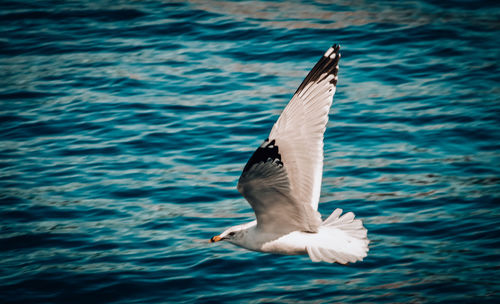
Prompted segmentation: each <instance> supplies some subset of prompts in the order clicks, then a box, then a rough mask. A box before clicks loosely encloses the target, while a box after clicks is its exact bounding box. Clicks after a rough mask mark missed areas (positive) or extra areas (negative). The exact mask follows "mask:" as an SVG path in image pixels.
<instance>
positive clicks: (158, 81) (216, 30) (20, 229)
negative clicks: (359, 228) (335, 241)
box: [0, 1, 500, 303]
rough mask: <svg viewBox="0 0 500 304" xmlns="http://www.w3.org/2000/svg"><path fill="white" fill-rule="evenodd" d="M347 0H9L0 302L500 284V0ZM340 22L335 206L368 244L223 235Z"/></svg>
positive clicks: (378, 293) (1, 60) (266, 297)
mask: <svg viewBox="0 0 500 304" xmlns="http://www.w3.org/2000/svg"><path fill="white" fill-rule="evenodd" d="M335 2H336V4H335V5H332V4H329V1H316V2H309V1H304V2H295V1H294V2H286V3H279V2H272V1H262V2H261V1H242V2H240V1H238V2H231V1H187V2H170V1H165V2H163V1H124V2H123V3H120V2H119V1H109V3H108V2H105V1H89V2H88V3H85V2H80V1H60V2H47V3H45V2H42V1H29V2H28V1H27V2H16V1H2V3H1V4H0V5H1V9H0V29H1V32H2V34H1V35H0V105H1V108H0V135H1V136H0V190H1V193H0V198H1V204H0V218H1V222H0V250H1V251H0V302H2V303H45V302H46V303H49V302H51V303H97V302H105V303H162V302H184V303H281V302H285V303H297V302H299V303H333V302H342V303H350V302H356V303H359V302H365V303H367V302H380V303H382V302H385V303H395V302H405V303H408V302H414V303H436V302H448V303H459V302H470V303H481V302H495V301H498V300H499V299H500V295H499V292H500V283H499V282H500V280H499V279H498V278H499V276H498V273H499V271H500V261H499V255H500V240H499V236H500V228H499V224H500V207H499V203H500V186H499V179H500V167H499V164H500V118H499V117H500V115H499V114H500V98H499V97H500V76H499V75H500V66H499V58H500V50H499V47H498V46H499V44H498V39H499V37H500V22H499V20H500V8H499V6H498V5H497V4H495V3H498V2H497V1H491V2H489V1H474V2H473V1H470V3H467V2H468V1H439V2H438V1H398V2H396V1H375V2H374V1H335ZM333 43H340V44H341V45H342V50H341V51H342V60H341V63H340V72H339V86H338V89H337V94H336V96H335V99H334V105H333V107H332V110H331V112H330V122H329V124H328V129H327V131H326V134H325V168H324V179H323V189H322V197H321V204H320V212H321V213H322V215H323V216H324V217H325V216H327V215H329V214H330V212H332V211H333V209H334V208H343V209H344V210H346V211H347V210H349V211H353V212H354V213H356V215H357V216H358V217H359V218H361V219H362V220H363V221H364V223H365V225H366V227H367V228H368V230H369V237H370V239H371V241H372V242H371V244H370V252H369V255H368V257H367V258H366V259H365V261H364V262H361V263H356V264H352V265H349V266H341V265H330V264H326V263H312V262H311V261H310V260H309V258H308V257H307V256H276V255H270V254H262V253H255V252H249V251H246V250H243V249H240V248H237V247H234V246H232V245H230V244H209V243H208V239H209V238H210V237H211V236H213V235H216V234H218V233H220V232H221V231H222V230H224V229H225V228H226V227H228V226H231V225H235V224H239V223H243V222H245V221H248V220H250V219H251V218H252V217H253V212H252V210H251V209H250V207H249V205H248V204H247V203H246V202H245V201H244V199H243V198H242V197H241V196H240V195H239V193H238V192H237V190H236V188H235V186H236V182H237V179H238V177H239V174H240V172H241V170H242V168H243V166H244V164H245V163H246V161H247V159H248V158H249V157H250V155H251V153H252V152H253V151H254V149H255V148H257V147H258V145H259V144H260V143H261V141H262V140H264V139H265V138H266V137H267V135H268V132H269V131H270V129H271V127H272V124H273V123H274V121H275V120H276V119H277V117H278V115H279V113H280V112H281V110H282V109H283V108H284V106H285V105H286V103H287V102H288V100H289V99H290V97H291V96H292V94H293V92H294V91H295V89H296V88H297V86H298V85H299V84H300V82H301V81H302V79H303V77H305V75H306V74H307V72H308V71H309V69H311V68H312V66H313V65H314V63H315V62H316V60H318V59H319V57H320V56H321V55H322V54H323V52H324V51H325V50H326V49H328V47H329V46H330V45H332V44H333Z"/></svg>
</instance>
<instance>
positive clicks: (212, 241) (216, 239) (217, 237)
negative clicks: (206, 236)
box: [210, 235, 222, 243]
mask: <svg viewBox="0 0 500 304" xmlns="http://www.w3.org/2000/svg"><path fill="white" fill-rule="evenodd" d="M220 240H222V238H221V237H220V236H218V235H216V236H214V237H212V238H211V239H210V243H215V242H218V241H220Z"/></svg>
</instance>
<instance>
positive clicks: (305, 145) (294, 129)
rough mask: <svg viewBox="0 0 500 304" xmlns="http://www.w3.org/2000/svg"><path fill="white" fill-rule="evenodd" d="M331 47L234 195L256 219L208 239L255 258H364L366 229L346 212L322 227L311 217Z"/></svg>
mask: <svg viewBox="0 0 500 304" xmlns="http://www.w3.org/2000/svg"><path fill="white" fill-rule="evenodd" d="M339 59H340V53H339V46H336V45H334V46H332V47H331V48H330V49H328V51H327V52H326V53H325V54H324V55H323V57H322V58H321V59H320V60H319V61H318V63H316V65H315V66H314V68H313V69H312V70H311V71H310V72H309V74H308V75H307V77H306V78H305V79H304V81H303V82H302V84H301V85H300V86H299V88H298V89H297V92H295V94H294V96H293V97H292V99H291V100H290V102H289V103H288V105H287V106H286V107H285V109H284V110H283V112H282V113H281V115H280V117H279V118H278V120H277V121H276V123H275V124H274V126H273V128H272V129H271V132H270V134H269V137H268V138H267V139H266V140H265V141H264V143H263V144H262V145H261V146H260V147H259V148H258V149H257V150H256V151H255V152H254V154H253V155H252V157H251V158H250V159H249V161H248V162H247V164H246V165H245V168H244V169H243V173H242V174H241V177H240V179H239V182H238V191H240V193H241V194H242V195H243V196H244V197H245V198H246V200H247V201H248V203H249V204H250V205H251V206H252V208H253V209H254V212H255V216H256V218H257V219H256V221H253V222H249V223H246V224H243V225H238V226H234V227H231V228H229V229H227V230H226V231H224V232H223V233H221V234H220V235H219V236H215V237H213V238H212V240H211V241H212V242H217V241H221V240H227V241H228V242H231V243H233V244H235V245H238V246H241V247H244V248H247V249H250V250H254V251H261V252H268V253H276V254H286V255H296V254H308V255H309V257H310V258H311V260H312V261H314V262H319V261H324V262H329V263H334V262H336V263H341V264H346V263H352V262H356V261H359V260H362V259H363V258H364V257H365V256H366V254H367V252H368V243H369V241H368V239H367V235H366V233H367V231H366V229H365V228H364V227H363V224H362V222H361V221H360V220H358V219H354V214H353V213H352V212H348V213H345V214H344V215H342V216H341V214H342V210H341V209H336V210H335V211H334V212H333V213H332V214H331V215H330V216H329V217H328V218H327V219H326V220H325V221H322V220H321V215H320V214H319V213H318V212H317V209H318V203H319V196H320V192H321V179H322V174H323V135H324V132H325V129H326V124H327V122H328V113H329V110H330V107H331V104H332V101H333V95H334V94H335V90H336V85H337V79H338V78H337V72H338V62H339Z"/></svg>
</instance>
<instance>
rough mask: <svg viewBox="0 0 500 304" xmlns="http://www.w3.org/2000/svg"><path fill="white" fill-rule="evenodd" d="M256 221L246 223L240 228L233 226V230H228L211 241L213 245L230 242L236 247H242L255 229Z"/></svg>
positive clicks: (239, 226)
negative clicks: (250, 232)
mask: <svg viewBox="0 0 500 304" xmlns="http://www.w3.org/2000/svg"><path fill="white" fill-rule="evenodd" d="M255 224H256V221H252V222H250V223H245V224H242V225H238V226H233V227H231V228H228V229H226V230H225V231H224V232H222V233H221V234H220V235H216V236H214V237H212V238H211V239H210V242H211V243H215V242H219V241H228V242H230V243H233V244H235V245H240V246H241V245H242V244H243V243H244V241H245V239H246V237H247V235H248V232H249V230H250V229H251V228H252V227H254V226H255Z"/></svg>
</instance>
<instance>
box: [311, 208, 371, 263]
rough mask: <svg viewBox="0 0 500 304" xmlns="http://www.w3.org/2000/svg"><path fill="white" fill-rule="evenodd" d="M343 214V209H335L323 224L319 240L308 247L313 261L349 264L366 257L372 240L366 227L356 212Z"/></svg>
mask: <svg viewBox="0 0 500 304" xmlns="http://www.w3.org/2000/svg"><path fill="white" fill-rule="evenodd" d="M341 214H342V209H335V211H333V213H332V214H331V215H330V216H329V217H328V218H327V219H326V220H325V221H324V222H323V223H322V224H321V226H320V229H319V232H318V239H317V241H316V242H314V243H312V244H311V245H310V246H308V247H307V253H308V254H309V257H310V258H311V260H312V261H313V262H319V261H324V262H329V263H340V264H347V263H354V262H356V261H362V260H363V258H364V257H366V255H367V252H368V243H369V242H370V241H369V240H368V238H367V230H366V228H365V227H363V223H362V222H361V220H359V219H354V213H352V212H347V213H345V214H344V215H342V216H340V215H341Z"/></svg>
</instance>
